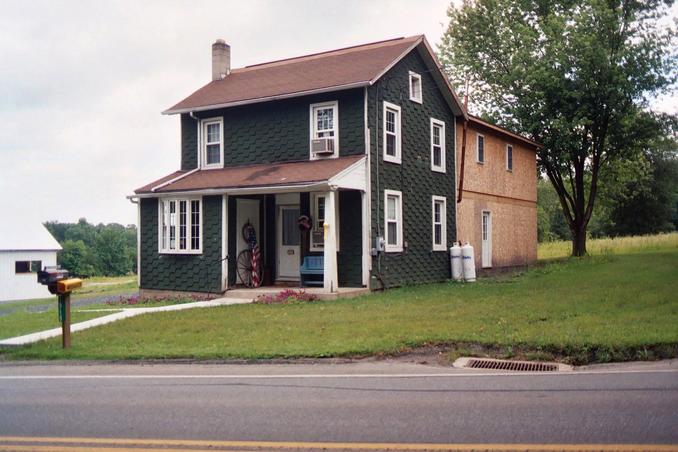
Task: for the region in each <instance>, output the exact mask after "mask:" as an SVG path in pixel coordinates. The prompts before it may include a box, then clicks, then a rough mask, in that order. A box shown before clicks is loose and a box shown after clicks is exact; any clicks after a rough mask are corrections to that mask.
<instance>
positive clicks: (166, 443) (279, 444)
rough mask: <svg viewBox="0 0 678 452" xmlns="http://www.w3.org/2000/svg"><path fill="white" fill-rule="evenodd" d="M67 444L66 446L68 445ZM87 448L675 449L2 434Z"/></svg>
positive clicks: (168, 451) (176, 451) (9, 441)
mask: <svg viewBox="0 0 678 452" xmlns="http://www.w3.org/2000/svg"><path fill="white" fill-rule="evenodd" d="M65 444H67V445H65ZM74 449H86V450H91V451H96V452H124V451H134V452H143V451H154V450H162V451H163V452H180V451H183V452H191V451H197V450H222V451H224V450H227V451H230V452H233V451H235V450H243V449H249V450H252V449H258V450H262V449H263V450H281V449H282V450H285V449H288V450H289V449H292V450H339V449H341V450H392V451H421V450H431V451H441V450H447V451H471V450H474V451H516V452H517V451H524V452H532V451H547V452H550V451H563V452H569V451H600V452H607V451H619V452H632V451H633V452H635V451H641V450H642V451H660V452H663V451H675V452H678V445H671V444H435V443H431V444H426V443H412V444H410V443H342V442H299V441H211V440H177V439H131V438H121V439H117V438H60V437H19V436H4V437H3V436H0V451H3V452H4V451H17V452H23V451H36V452H68V451H72V450H74Z"/></svg>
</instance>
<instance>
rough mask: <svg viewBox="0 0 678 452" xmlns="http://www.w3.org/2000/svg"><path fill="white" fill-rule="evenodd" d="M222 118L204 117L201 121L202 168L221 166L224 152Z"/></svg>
mask: <svg viewBox="0 0 678 452" xmlns="http://www.w3.org/2000/svg"><path fill="white" fill-rule="evenodd" d="M223 126H224V120H223V118H214V119H205V120H203V122H202V141H203V149H202V162H203V165H202V167H203V168H223V166H224V165H223V161H222V158H223V157H222V156H223V154H224V131H223V129H224V127H223Z"/></svg>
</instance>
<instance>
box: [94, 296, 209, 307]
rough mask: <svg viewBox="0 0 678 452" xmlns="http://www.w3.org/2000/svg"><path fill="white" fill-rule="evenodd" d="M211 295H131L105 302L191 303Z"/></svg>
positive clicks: (123, 303) (137, 304)
mask: <svg viewBox="0 0 678 452" xmlns="http://www.w3.org/2000/svg"><path fill="white" fill-rule="evenodd" d="M213 298H214V296H212V295H167V296H164V297H142V296H140V295H132V296H129V297H124V296H123V297H119V298H118V299H116V300H109V301H107V302H106V304H107V305H109V306H148V305H170V304H182V303H192V302H194V301H206V300H211V299H213Z"/></svg>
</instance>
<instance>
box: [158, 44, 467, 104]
mask: <svg viewBox="0 0 678 452" xmlns="http://www.w3.org/2000/svg"><path fill="white" fill-rule="evenodd" d="M415 48H418V51H419V52H420V54H422V56H423V57H424V61H425V62H426V64H427V65H428V66H429V67H430V68H431V71H432V73H434V78H435V79H436V83H437V84H438V85H439V87H440V88H441V90H442V91H443V93H444V95H445V97H446V100H447V101H448V103H450V106H451V108H452V110H453V111H454V113H455V114H457V115H464V116H465V112H464V110H463V108H462V107H461V103H460V102H459V100H458V98H457V96H456V94H455V93H454V90H453V89H452V87H451V86H450V84H449V82H448V81H447V77H446V76H445V75H444V73H443V71H442V69H441V66H440V64H439V63H438V61H437V58H436V56H435V54H434V53H433V50H432V49H431V47H430V46H429V44H428V42H427V41H426V38H425V37H424V36H423V35H417V36H411V37H407V38H397V39H391V40H387V41H380V42H376V43H370V44H364V45H359V46H354V47H347V48H343V49H338V50H332V51H329V52H322V53H317V54H312V55H305V56H301V57H297V58H289V59H285V60H279V61H273V62H269V63H263V64H258V65H253V66H247V67H244V68H240V69H234V70H233V71H231V73H230V74H229V75H228V76H226V78H224V79H223V80H216V81H212V82H210V83H208V84H207V85H205V86H203V87H202V88H200V89H199V90H197V91H196V92H194V93H193V94H191V95H190V96H188V97H187V98H185V99H184V100H182V101H181V102H179V103H178V104H176V105H174V106H173V107H171V108H169V109H168V110H166V111H164V112H163V113H164V114H176V113H187V112H190V111H201V110H212V109H216V108H225V107H231V106H236V105H244V104H249V103H256V102H265V101H270V100H277V99H284V98H289V97H297V96H302V95H307V94H313V93H320V92H328V91H336V90H339V89H348V88H357V87H361V86H369V85H371V84H373V83H375V82H376V81H377V80H378V79H379V78H381V77H382V76H383V75H384V74H385V73H386V72H388V71H389V70H390V69H391V68H392V67H393V66H394V65H395V64H396V63H398V61H400V60H401V59H402V58H403V57H404V56H405V55H407V54H408V53H409V52H410V51H412V50H413V49H415Z"/></svg>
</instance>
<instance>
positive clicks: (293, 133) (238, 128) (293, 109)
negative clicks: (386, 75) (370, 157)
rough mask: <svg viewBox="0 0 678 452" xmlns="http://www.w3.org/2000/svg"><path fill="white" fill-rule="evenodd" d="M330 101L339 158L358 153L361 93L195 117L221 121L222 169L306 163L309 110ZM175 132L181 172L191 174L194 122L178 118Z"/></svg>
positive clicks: (362, 138)
mask: <svg viewBox="0 0 678 452" xmlns="http://www.w3.org/2000/svg"><path fill="white" fill-rule="evenodd" d="M334 100H336V101H338V102H339V155H340V156H346V155H355V154H362V153H364V150H365V144H364V143H365V136H364V133H363V129H364V122H363V112H364V108H365V106H364V101H363V89H362V88H360V89H351V90H343V91H337V92H333V93H324V94H318V95H313V96H303V97H297V98H292V99H285V100H279V101H273V102H262V103H257V104H251V105H243V106H240V107H231V108H226V109H220V110H210V111H204V112H199V113H196V116H199V117H201V118H216V117H220V116H221V117H223V118H224V164H225V166H237V165H250V164H255V163H271V162H285V161H294V160H308V158H309V154H310V112H309V106H310V105H311V104H313V103H318V102H328V101H334ZM181 126H182V127H181V129H182V146H181V149H182V169H191V168H195V167H196V165H197V160H196V158H197V157H196V156H197V151H196V149H197V135H196V134H197V128H196V125H195V120H194V119H193V118H191V117H189V116H188V115H182V118H181Z"/></svg>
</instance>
